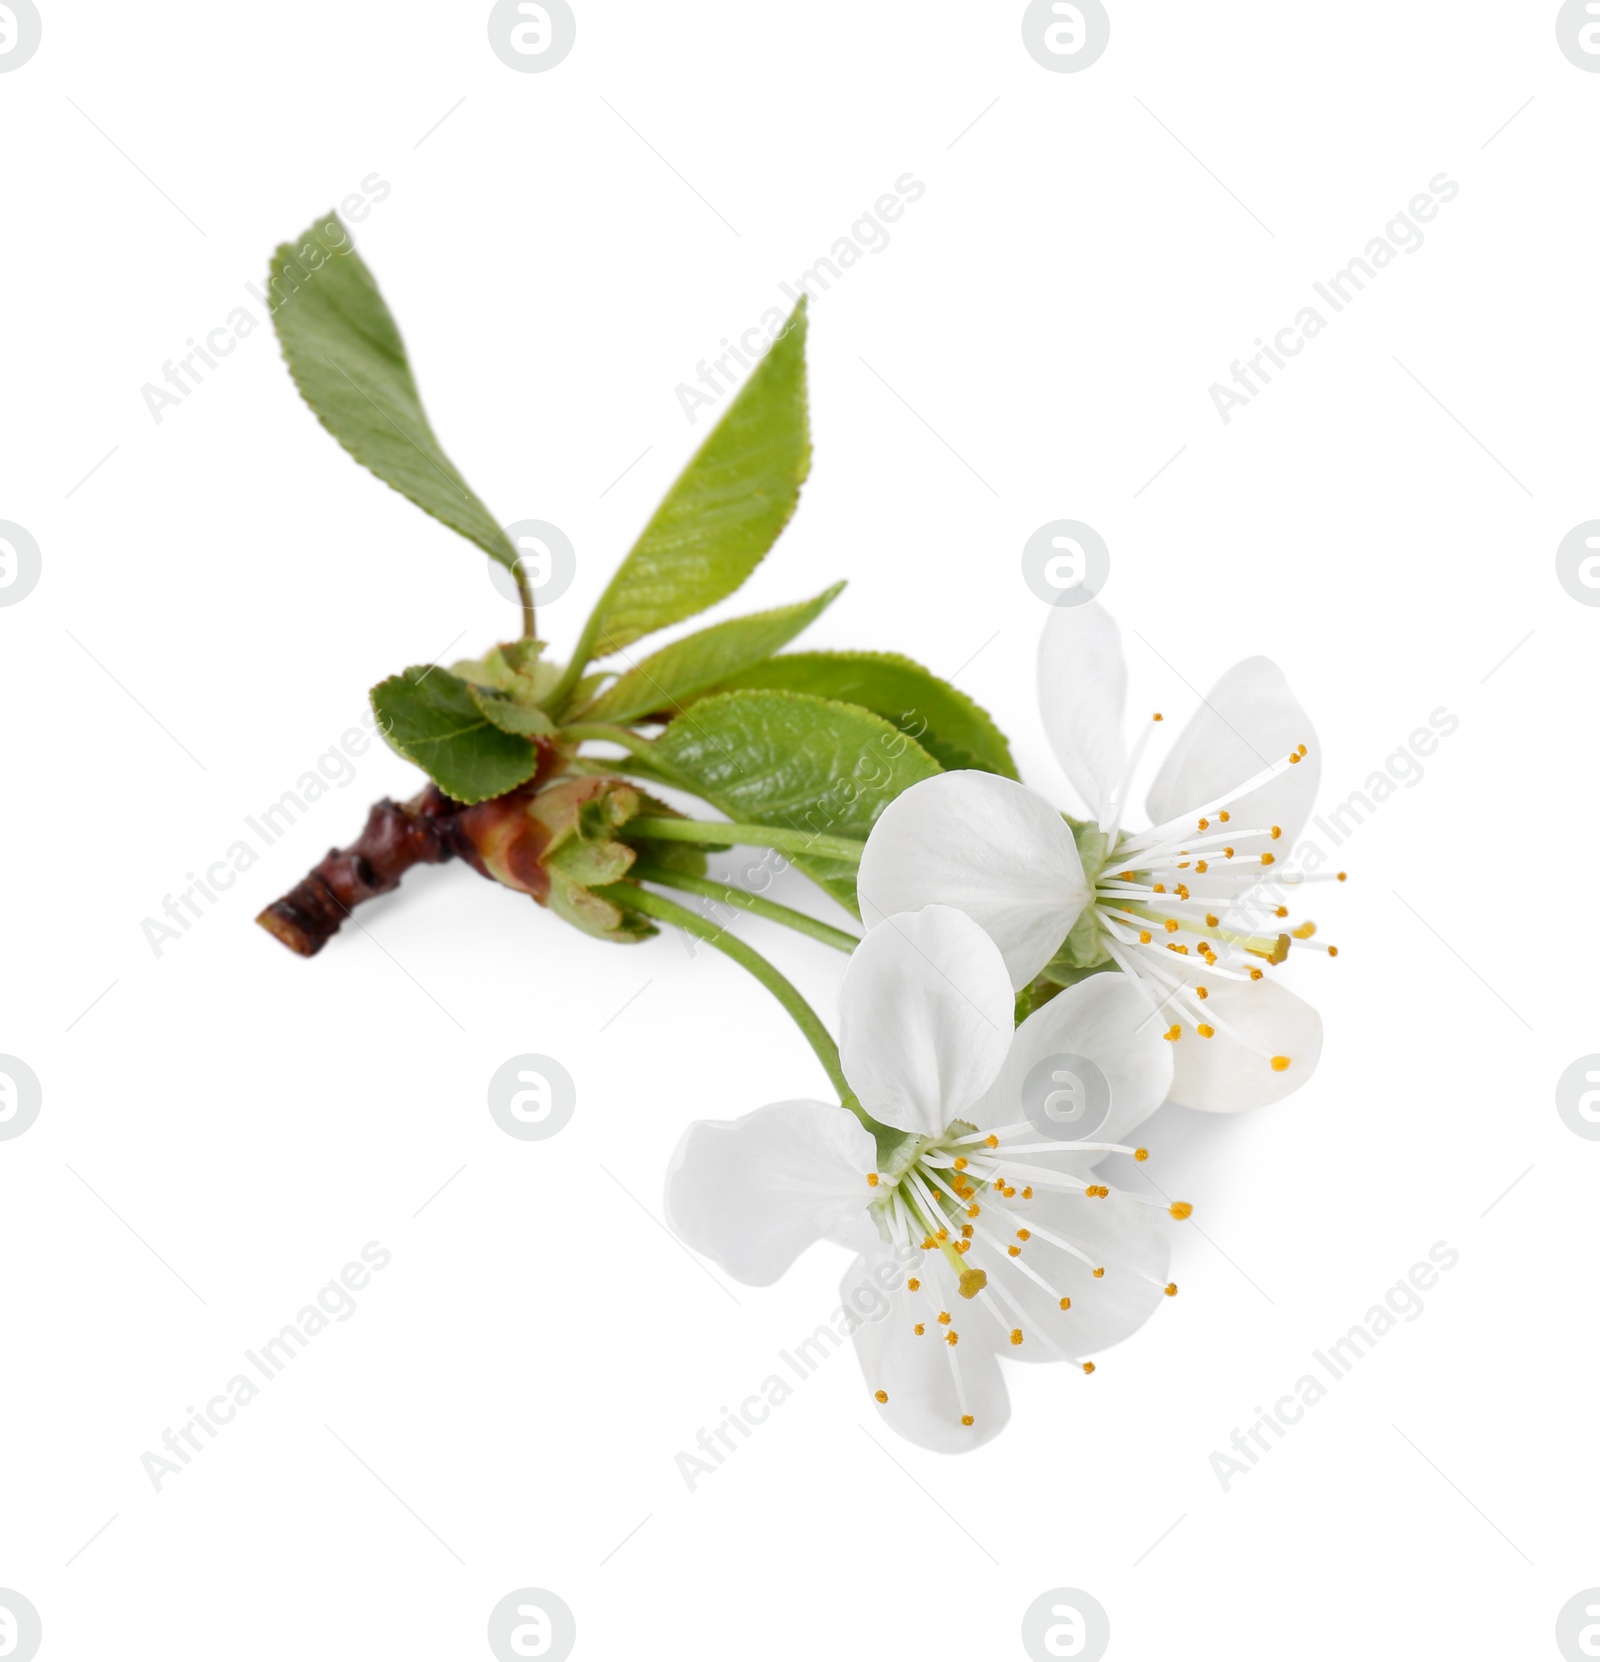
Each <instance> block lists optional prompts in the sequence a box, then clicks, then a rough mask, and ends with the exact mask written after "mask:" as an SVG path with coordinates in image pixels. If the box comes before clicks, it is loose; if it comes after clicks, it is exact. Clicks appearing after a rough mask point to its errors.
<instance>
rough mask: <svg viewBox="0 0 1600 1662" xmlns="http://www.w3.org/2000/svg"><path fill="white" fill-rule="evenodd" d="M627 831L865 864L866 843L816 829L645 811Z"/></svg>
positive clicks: (663, 838)
mask: <svg viewBox="0 0 1600 1662" xmlns="http://www.w3.org/2000/svg"><path fill="white" fill-rule="evenodd" d="M627 834H628V835H629V836H630V837H631V836H639V837H649V838H651V839H653V840H654V841H656V842H662V843H711V844H714V845H715V846H717V847H719V848H732V847H734V846H735V845H738V844H743V845H746V846H748V847H750V848H776V849H778V850H779V851H780V852H782V853H784V854H810V855H814V856H816V857H817V858H819V859H826V860H843V861H844V862H845V863H846V864H847V865H852V866H857V865H860V864H861V851H862V849H863V848H865V847H866V844H865V843H858V842H855V841H853V840H852V839H851V838H849V837H825V836H822V835H821V834H819V833H817V832H813V831H795V830H791V829H789V828H788V827H785V826H777V825H740V824H736V823H733V822H730V821H724V820H709V819H661V818H657V817H655V816H653V815H649V814H646V815H643V816H641V817H640V818H638V819H633V820H629V821H628V825H627Z"/></svg>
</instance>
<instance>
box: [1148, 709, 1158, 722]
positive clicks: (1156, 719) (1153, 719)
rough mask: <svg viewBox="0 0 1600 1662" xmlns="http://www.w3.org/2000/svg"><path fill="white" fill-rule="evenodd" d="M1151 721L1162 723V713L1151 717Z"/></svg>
mask: <svg viewBox="0 0 1600 1662" xmlns="http://www.w3.org/2000/svg"><path fill="white" fill-rule="evenodd" d="M1150 719H1151V720H1152V721H1160V720H1161V712H1160V711H1159V710H1157V711H1156V713H1155V714H1154V715H1153V716H1151V718H1150Z"/></svg>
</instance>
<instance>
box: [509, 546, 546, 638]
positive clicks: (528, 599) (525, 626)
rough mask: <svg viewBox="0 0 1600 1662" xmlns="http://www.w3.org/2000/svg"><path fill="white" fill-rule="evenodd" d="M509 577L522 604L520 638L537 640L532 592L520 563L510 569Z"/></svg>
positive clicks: (537, 627) (537, 630)
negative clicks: (514, 584)
mask: <svg viewBox="0 0 1600 1662" xmlns="http://www.w3.org/2000/svg"><path fill="white" fill-rule="evenodd" d="M511 575H512V576H513V577H515V578H516V580H517V597H518V598H519V599H520V600H521V602H522V638H523V639H524V640H525V641H532V640H537V639H538V638H539V625H538V621H537V619H536V618H535V616H534V611H533V590H532V589H531V588H530V587H529V586H528V574H527V572H525V571H524V570H523V569H522V561H521V560H518V561H517V563H516V564H515V565H514V566H512V568H511Z"/></svg>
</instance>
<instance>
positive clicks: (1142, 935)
mask: <svg viewBox="0 0 1600 1662" xmlns="http://www.w3.org/2000/svg"><path fill="white" fill-rule="evenodd" d="M1149 944H1150V931H1149V930H1148V929H1141V930H1140V931H1139V945H1140V946H1149Z"/></svg>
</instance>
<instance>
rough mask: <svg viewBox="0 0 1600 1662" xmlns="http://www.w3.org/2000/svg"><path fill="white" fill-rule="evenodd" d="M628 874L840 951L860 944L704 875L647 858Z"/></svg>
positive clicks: (843, 932)
mask: <svg viewBox="0 0 1600 1662" xmlns="http://www.w3.org/2000/svg"><path fill="white" fill-rule="evenodd" d="M628 875H629V876H630V877H635V878H638V879H639V880H640V881H641V882H645V883H658V884H660V885H661V886H662V887H664V888H668V889H681V890H682V891H683V892H684V893H685V894H698V895H705V896H706V897H707V898H708V899H711V900H720V901H722V902H723V903H724V904H725V905H728V906H737V907H739V908H740V909H741V910H743V911H746V912H749V913H751V914H752V915H753V916H755V917H758V918H765V919H766V920H767V921H768V922H769V923H781V924H783V925H784V927H785V928H787V929H794V930H797V931H798V932H799V933H800V934H802V935H809V936H810V937H811V938H812V940H814V941H821V942H822V944H823V945H824V946H832V947H837V948H838V949H839V951H840V952H854V951H855V949H856V948H857V947H858V946H859V945H860V944H861V938H860V936H859V935H852V934H850V933H849V932H848V931H846V930H843V929H835V928H833V927H832V926H831V925H829V924H826V923H821V922H819V921H818V920H817V919H816V918H812V917H807V916H806V914H805V913H804V912H797V911H795V909H794V908H793V907H792V906H780V905H779V904H778V902H777V901H775V900H765V899H763V898H762V897H761V896H760V895H758V894H751V892H750V891H749V890H748V889H740V888H736V887H735V886H734V885H732V884H730V883H717V882H714V881H712V880H711V879H710V878H706V877H691V876H689V875H688V874H687V873H686V872H681V871H673V870H672V869H671V868H670V867H667V866H657V865H653V864H652V863H651V862H650V861H648V860H639V861H637V862H636V863H635V865H634V867H633V869H632V870H631V871H630V872H629V874H628Z"/></svg>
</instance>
